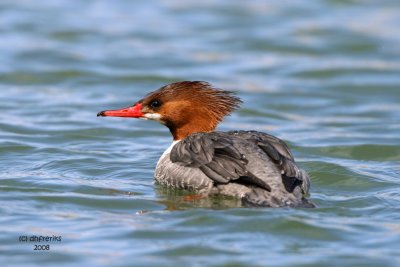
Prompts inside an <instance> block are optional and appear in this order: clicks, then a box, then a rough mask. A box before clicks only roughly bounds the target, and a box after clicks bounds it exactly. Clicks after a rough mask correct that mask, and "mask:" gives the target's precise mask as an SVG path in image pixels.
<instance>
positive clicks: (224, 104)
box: [97, 81, 314, 207]
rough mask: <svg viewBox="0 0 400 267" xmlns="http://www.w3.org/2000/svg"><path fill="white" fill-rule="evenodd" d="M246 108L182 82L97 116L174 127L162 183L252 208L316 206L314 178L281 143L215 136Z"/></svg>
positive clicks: (224, 94) (259, 136) (226, 95)
mask: <svg viewBox="0 0 400 267" xmlns="http://www.w3.org/2000/svg"><path fill="white" fill-rule="evenodd" d="M241 103H242V101H241V100H240V99H239V98H238V97H237V96H235V94H234V93H232V92H230V91H225V90H221V89H216V88H214V87H212V86H211V85H210V84H209V83H207V82H202V81H183V82H176V83H171V84H169V85H166V86H164V87H161V88H160V89H158V90H157V91H154V92H151V93H149V94H148V95H146V96H145V97H144V98H143V99H141V100H139V101H138V102H136V104H134V105H133V106H130V107H127V108H122V109H118V110H105V111H101V112H99V113H98V114H97V116H112V117H128V118H141V119H149V120H155V121H158V122H160V123H162V124H164V125H165V126H167V127H168V128H169V130H170V132H171V134H172V136H173V143H172V144H171V146H170V147H169V148H168V149H167V150H166V151H165V152H164V153H163V154H162V156H161V158H160V159H159V161H158V163H157V167H156V170H155V175H154V176H155V179H156V181H158V182H159V183H160V184H163V185H166V186H169V187H175V188H181V189H188V190H193V191H194V192H196V194H200V195H202V196H208V195H213V194H221V195H226V196H234V197H237V198H240V199H242V202H243V203H244V204H250V205H253V206H265V207H285V206H290V207H314V204H313V203H311V202H309V201H308V200H307V199H306V196H307V195H308V193H309V188H310V179H309V177H308V175H307V173H306V172H305V171H304V170H302V169H300V168H299V167H298V166H297V165H296V163H295V161H294V159H293V156H292V154H291V152H290V150H289V148H288V147H287V145H286V144H285V143H284V142H283V141H282V140H280V139H279V138H276V137H274V136H272V135H269V134H266V133H262V132H256V131H229V132H219V131H214V129H215V128H216V126H217V124H218V123H219V122H221V121H222V119H223V118H224V117H225V116H227V115H229V114H230V113H231V112H232V111H234V110H235V109H237V108H238V107H239V105H240V104H241Z"/></svg>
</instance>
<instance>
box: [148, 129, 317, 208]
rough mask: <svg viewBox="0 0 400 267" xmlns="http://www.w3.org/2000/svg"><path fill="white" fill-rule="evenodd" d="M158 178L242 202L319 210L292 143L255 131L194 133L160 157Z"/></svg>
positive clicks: (168, 183) (174, 184)
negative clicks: (297, 163)
mask: <svg viewBox="0 0 400 267" xmlns="http://www.w3.org/2000/svg"><path fill="white" fill-rule="evenodd" d="M155 178H156V180H157V181H158V182H159V183H161V184H164V185H167V186H171V187H176V188H182V189H189V190H194V191H196V192H197V193H200V194H205V195H209V194H222V195H227V196H234V197H238V198H241V199H242V201H243V202H244V203H245V204H249V205H252V206H268V207H283V206H293V207H314V205H313V204H312V203H310V202H308V200H307V199H306V198H305V196H307V194H308V191H309V187H310V180H309V177H308V175H307V173H306V172H305V171H303V170H301V169H300V168H299V167H298V166H297V165H296V163H295V161H294V159H293V156H292V154H291V153H290V150H289V148H288V147H287V146H286V144H285V143H284V142H283V141H282V140H280V139H278V138H276V137H274V136H271V135H268V134H265V133H261V132H255V131H231V132H210V133H194V134H191V135H189V136H187V137H186V138H184V139H183V140H181V141H180V142H178V143H176V144H175V145H174V146H173V147H172V149H171V150H170V151H166V153H164V154H163V156H162V157H161V158H160V160H159V162H158V164H157V167H156V172H155Z"/></svg>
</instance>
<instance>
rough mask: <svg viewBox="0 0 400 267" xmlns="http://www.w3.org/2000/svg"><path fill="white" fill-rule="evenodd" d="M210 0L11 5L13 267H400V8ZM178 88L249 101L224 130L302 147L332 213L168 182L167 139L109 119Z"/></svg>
mask: <svg viewBox="0 0 400 267" xmlns="http://www.w3.org/2000/svg"><path fill="white" fill-rule="evenodd" d="M197 2H198V1H190V2H187V1H185V2H184V1H162V2H161V1H160V2H152V3H150V1H67V0H64V1H23V0H21V1H11V0H9V1H1V2H0V51H1V52H0V62H1V63H0V89H1V94H0V103H1V105H0V191H1V194H0V200H1V205H0V231H1V235H0V251H1V254H0V262H2V266H37V265H41V266H61V264H62V266H77V265H81V266H83V265H89V266H95V265H97V266H110V265H112V266H289V265H301V266H399V265H400V208H399V207H400V180H399V177H400V135H399V131H400V119H399V118H400V45H399V44H400V34H399V29H400V4H399V2H398V1H397V0H392V1H385V0H383V1H368V0H367V1H357V0H331V1H322V0H321V1H290V2H289V1H240V2H239V1H235V2H233V1H211V0H205V1H204V0H203V1H200V2H198V3H197ZM179 80H206V81H209V82H211V83H213V84H214V85H216V86H218V87H221V88H225V89H230V90H235V91H237V93H238V94H239V95H240V97H241V98H243V100H244V101H245V104H244V105H243V108H242V109H240V110H239V111H238V112H236V113H235V114H234V115H233V116H231V117H229V118H227V119H226V120H225V122H224V123H223V124H222V125H221V126H220V129H221V130H233V129H245V130H250V129H254V130H259V131H265V132H269V133H271V134H274V135H276V136H278V137H280V138H283V139H284V140H287V141H288V142H289V144H290V147H291V148H292V150H293V152H294V154H295V156H296V158H297V160H298V162H299V164H300V165H301V166H302V167H304V168H305V169H306V170H307V171H308V172H309V174H310V175H311V178H312V190H311V199H312V201H314V202H315V203H316V204H317V205H318V208H316V209H306V210H304V209H263V208H259V209H252V208H243V207H241V206H240V203H239V202H238V201H236V200H234V199H226V198H213V199H207V200H204V199H202V200H197V201H186V200H185V198H184V196H185V194H186V192H181V191H170V190H165V188H160V187H157V186H155V185H154V184H153V170H154V168H155V164H156V162H157V159H158V157H159V156H160V154H161V153H162V152H163V151H164V149H165V148H166V147H168V146H169V144H170V142H171V137H170V135H169V132H168V130H167V129H166V128H163V126H161V125H158V124H157V123H154V122H149V121H139V120H126V119H116V118H114V119H107V118H102V119H100V118H96V113H97V112H98V111H100V110H104V109H109V108H117V107H123V106H127V105H130V104H133V103H134V102H135V101H136V100H138V99H139V98H141V97H142V96H143V95H144V94H145V93H147V92H149V91H151V90H154V89H157V88H158V87H160V86H162V85H164V84H167V83H169V82H172V81H179ZM32 235H37V236H40V235H42V236H53V235H54V236H61V238H62V240H61V241H59V242H58V241H53V242H41V243H39V242H35V241H32V242H31V241H28V242H24V241H23V240H22V241H19V238H20V236H28V237H31V236H32ZM46 244H49V245H50V246H49V251H47V250H45V251H37V250H36V251H35V250H34V246H35V245H46Z"/></svg>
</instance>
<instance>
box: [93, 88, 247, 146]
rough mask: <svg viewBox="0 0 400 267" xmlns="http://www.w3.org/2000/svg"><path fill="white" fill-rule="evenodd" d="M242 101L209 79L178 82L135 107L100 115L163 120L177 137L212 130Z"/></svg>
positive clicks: (108, 111)
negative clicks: (209, 81)
mask: <svg viewBox="0 0 400 267" xmlns="http://www.w3.org/2000/svg"><path fill="white" fill-rule="evenodd" d="M241 102H242V101H241V100H240V99H239V98H238V97H236V96H235V95H234V94H233V93H232V92H229V91H224V90H220V89H216V88H213V87H212V86H211V85H210V84H209V83H207V82H199V81H194V82H189V81H184V82H177V83H171V84H169V85H166V86H164V87H161V88H160V89H158V90H157V91H154V92H151V93H150V94H148V95H147V96H145V97H144V98H143V99H141V100H139V101H138V102H137V103H136V104H135V105H133V106H132V107H128V108H124V109H119V110H107V111H102V112H99V113H98V114H97V116H116V117H132V118H143V119H151V120H156V121H159V122H160V123H162V124H164V125H166V126H167V127H168V128H169V130H170V131H171V133H172V135H173V137H174V140H181V139H183V138H185V137H186V136H188V135H190V134H192V133H196V132H211V131H213V130H214V129H215V127H216V126H217V124H218V123H219V122H221V121H222V119H223V118H224V117H225V116H227V115H229V114H230V113H231V112H232V111H233V110H235V109H236V108H238V107H239V105H240V103H241Z"/></svg>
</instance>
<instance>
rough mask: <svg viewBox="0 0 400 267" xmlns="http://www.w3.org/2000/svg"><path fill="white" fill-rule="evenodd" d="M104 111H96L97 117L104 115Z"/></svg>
mask: <svg viewBox="0 0 400 267" xmlns="http://www.w3.org/2000/svg"><path fill="white" fill-rule="evenodd" d="M105 116H106V113H105V111H100V112H99V113H97V117H105Z"/></svg>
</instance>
